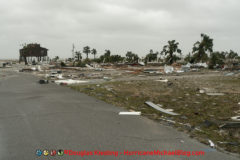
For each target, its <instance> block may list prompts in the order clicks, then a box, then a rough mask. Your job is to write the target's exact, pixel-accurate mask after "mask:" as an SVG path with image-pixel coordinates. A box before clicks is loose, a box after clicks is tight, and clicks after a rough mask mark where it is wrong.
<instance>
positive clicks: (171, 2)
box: [0, 0, 240, 58]
mask: <svg viewBox="0 0 240 160" xmlns="http://www.w3.org/2000/svg"><path fill="white" fill-rule="evenodd" d="M239 7H240V1H239V0H227V1H226V0H211V1H209V0H201V1H199V0H147V1H146V0H101V1H99V0H7V1H6V0H0V24H1V25H0V47H1V53H0V58H18V50H19V49H20V48H21V46H20V45H21V44H23V43H32V42H37V43H40V44H41V45H42V46H44V47H46V48H48V49H49V55H50V57H53V56H56V55H59V56H60V57H62V58H66V57H70V56H71V47H72V44H73V43H74V44H75V46H76V48H77V49H78V50H82V48H83V47H84V46H86V45H89V46H90V47H94V48H96V49H97V50H98V53H99V55H100V54H102V53H103V52H104V50H105V49H110V50H111V51H112V54H121V55H125V54H126V52H127V51H133V52H134V53H137V54H139V55H140V56H144V55H145V54H147V53H148V52H149V50H150V49H153V50H154V51H161V49H162V47H163V45H165V44H166V43H167V41H168V40H173V39H175V40H177V41H178V42H179V43H180V46H179V47H180V48H181V49H182V50H183V53H184V54H187V53H189V52H191V50H192V46H193V44H194V43H195V42H196V41H197V40H200V34H201V33H206V34H208V35H209V36H210V37H211V38H213V39H214V50H216V51H228V50H230V49H232V50H234V51H236V52H238V53H239V52H240V46H239V45H238V43H239V41H240V31H239V28H240V21H239V17H240V10H239Z"/></svg>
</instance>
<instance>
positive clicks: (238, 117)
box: [231, 116, 240, 122]
mask: <svg viewBox="0 0 240 160" xmlns="http://www.w3.org/2000/svg"><path fill="white" fill-rule="evenodd" d="M231 119H232V120H233V121H239V122H240V116H235V117H231Z"/></svg>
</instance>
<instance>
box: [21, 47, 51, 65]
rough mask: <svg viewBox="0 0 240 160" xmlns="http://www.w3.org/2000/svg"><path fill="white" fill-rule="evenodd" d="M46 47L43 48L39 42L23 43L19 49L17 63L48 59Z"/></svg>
mask: <svg viewBox="0 0 240 160" xmlns="http://www.w3.org/2000/svg"><path fill="white" fill-rule="evenodd" d="M47 51H48V49H46V48H43V47H41V46H40V44H37V43H31V44H27V45H25V46H24V47H23V48H22V49H20V50H19V52H20V57H19V63H20V62H22V61H24V62H25V64H26V65H27V64H28V63H29V62H31V63H33V62H36V61H37V62H40V61H46V60H47V59H48V57H47V56H48V55H47Z"/></svg>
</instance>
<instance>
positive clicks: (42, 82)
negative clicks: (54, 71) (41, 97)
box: [39, 79, 48, 84]
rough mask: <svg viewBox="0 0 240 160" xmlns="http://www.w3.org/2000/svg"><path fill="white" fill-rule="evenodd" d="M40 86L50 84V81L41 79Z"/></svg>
mask: <svg viewBox="0 0 240 160" xmlns="http://www.w3.org/2000/svg"><path fill="white" fill-rule="evenodd" d="M39 84H48V80H44V79H41V80H39Z"/></svg>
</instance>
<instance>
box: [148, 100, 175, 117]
mask: <svg viewBox="0 0 240 160" xmlns="http://www.w3.org/2000/svg"><path fill="white" fill-rule="evenodd" d="M145 104H147V105H148V106H150V107H152V108H154V109H156V110H158V111H160V112H163V113H166V114H169V115H172V116H176V115H179V114H178V113H174V112H170V111H167V110H166V109H163V108H161V107H159V106H158V105H156V104H154V103H152V102H150V101H147V102H145Z"/></svg>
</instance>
